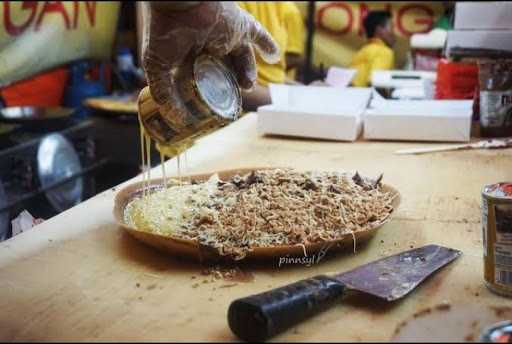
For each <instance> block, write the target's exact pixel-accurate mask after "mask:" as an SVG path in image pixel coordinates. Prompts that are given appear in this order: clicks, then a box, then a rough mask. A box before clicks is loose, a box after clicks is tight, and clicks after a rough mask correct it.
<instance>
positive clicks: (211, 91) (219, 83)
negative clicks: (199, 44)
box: [194, 55, 242, 120]
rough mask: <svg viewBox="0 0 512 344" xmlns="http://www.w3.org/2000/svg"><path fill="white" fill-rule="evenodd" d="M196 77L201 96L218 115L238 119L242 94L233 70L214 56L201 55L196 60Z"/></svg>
mask: <svg viewBox="0 0 512 344" xmlns="http://www.w3.org/2000/svg"><path fill="white" fill-rule="evenodd" d="M194 78H195V83H196V87H197V91H198V93H199V96H200V97H201V99H202V101H203V102H205V103H206V105H208V107H209V108H210V109H211V110H212V111H213V112H214V113H215V114H216V115H218V116H220V117H223V118H226V119H229V120H235V119H237V117H238V115H239V113H240V110H241V108H242V96H241V93H240V88H239V86H238V83H237V81H236V78H235V76H234V75H233V72H231V70H229V69H228V68H227V67H226V66H225V65H224V64H223V63H222V62H220V61H219V60H217V59H215V58H213V57H212V56H209V55H201V56H199V57H198V58H197V59H196V60H195V62H194Z"/></svg>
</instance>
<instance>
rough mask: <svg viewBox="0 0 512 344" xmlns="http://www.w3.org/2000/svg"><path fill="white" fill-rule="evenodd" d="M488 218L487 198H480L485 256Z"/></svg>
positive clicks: (485, 253)
mask: <svg viewBox="0 0 512 344" xmlns="http://www.w3.org/2000/svg"><path fill="white" fill-rule="evenodd" d="M488 218H489V205H488V204H487V199H485V197H483V198H482V238H483V240H482V241H483V245H484V257H487V227H488V224H487V223H488Z"/></svg>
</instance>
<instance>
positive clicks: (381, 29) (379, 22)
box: [350, 11, 395, 87]
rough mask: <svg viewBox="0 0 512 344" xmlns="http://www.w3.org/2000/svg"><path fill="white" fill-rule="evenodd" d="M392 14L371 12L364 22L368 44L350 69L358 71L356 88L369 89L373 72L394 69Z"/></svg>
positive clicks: (353, 61) (361, 50) (356, 57)
mask: <svg viewBox="0 0 512 344" xmlns="http://www.w3.org/2000/svg"><path fill="white" fill-rule="evenodd" d="M391 19H392V17H391V13H389V12H387V11H370V12H369V13H368V15H367V16H366V18H365V19H364V21H363V25H364V30H365V34H366V37H367V42H366V44H365V45H364V46H363V47H362V48H361V49H360V50H359V51H358V52H357V53H356V54H355V55H354V57H353V59H352V62H351V64H350V68H354V69H356V70H357V73H356V76H355V77H354V79H353V80H352V85H353V86H356V87H368V86H369V85H370V81H371V75H372V71H374V70H389V69H393V68H394V64H395V54H394V52H393V49H392V48H393V46H394V44H395V35H394V33H393V23H392V20H391Z"/></svg>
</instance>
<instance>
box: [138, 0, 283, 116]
mask: <svg viewBox="0 0 512 344" xmlns="http://www.w3.org/2000/svg"><path fill="white" fill-rule="evenodd" d="M144 6H146V8H145V11H147V12H146V16H147V17H146V18H147V21H146V24H145V25H146V27H145V32H144V40H143V42H144V43H143V67H144V70H145V72H146V77H147V80H148V84H149V88H150V91H151V95H152V96H153V98H154V100H155V101H156V102H157V103H158V104H159V105H160V106H163V107H164V109H165V110H171V111H174V112H176V113H181V114H185V113H186V112H185V110H184V105H183V101H182V100H181V98H180V96H179V94H178V93H177V92H176V87H175V86H174V80H173V71H174V70H175V69H176V68H177V67H179V66H180V65H182V64H183V63H184V62H185V60H186V59H187V57H189V56H193V55H197V54H199V53H200V52H205V53H209V54H211V55H213V56H216V57H218V58H223V57H225V56H228V57H229V59H230V61H231V64H232V68H233V70H234V72H235V74H236V76H237V79H238V82H239V84H240V86H241V87H242V88H244V89H250V88H252V87H253V85H254V83H255V81H256V60H255V55H254V50H253V49H256V51H257V52H258V53H259V55H260V56H261V57H262V58H263V59H264V60H265V61H266V62H268V63H275V62H277V61H278V60H279V56H280V55H279V48H278V46H277V45H276V43H275V42H274V40H273V39H272V37H271V36H270V34H269V33H268V32H267V31H266V30H265V29H264V28H263V27H262V26H261V25H260V24H259V23H258V22H257V21H256V20H255V19H254V18H253V17H252V16H251V15H250V14H249V13H247V12H245V11H244V10H242V9H240V8H239V7H238V6H237V5H236V3H234V2H213V1H212V2H202V3H192V2H189V3H187V2H185V3H183V2H180V3H178V2H173V1H169V2H151V3H144Z"/></svg>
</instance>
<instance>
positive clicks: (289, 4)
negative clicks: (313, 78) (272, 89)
mask: <svg viewBox="0 0 512 344" xmlns="http://www.w3.org/2000/svg"><path fill="white" fill-rule="evenodd" d="M283 5H284V8H285V14H284V24H285V27H286V33H287V35H288V42H287V44H286V51H285V54H286V55H285V56H286V69H287V79H288V80H289V81H293V80H295V79H296V76H297V70H298V69H301V68H302V66H303V65H304V44H305V32H304V31H305V30H304V19H303V18H302V14H301V13H300V10H299V8H298V7H297V5H296V4H295V3H294V2H293V1H284V2H283Z"/></svg>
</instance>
